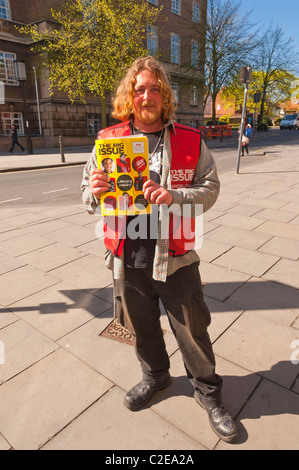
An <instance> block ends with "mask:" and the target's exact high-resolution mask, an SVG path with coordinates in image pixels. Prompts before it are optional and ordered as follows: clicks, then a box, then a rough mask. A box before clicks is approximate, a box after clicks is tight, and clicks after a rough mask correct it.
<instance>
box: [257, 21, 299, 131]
mask: <svg viewBox="0 0 299 470" xmlns="http://www.w3.org/2000/svg"><path fill="white" fill-rule="evenodd" d="M296 65H298V58H297V55H296V52H295V50H294V47H293V40H292V38H287V37H286V35H285V33H284V31H283V30H282V29H281V27H280V26H276V27H274V26H273V25H271V26H270V27H269V29H268V30H267V31H266V33H265V34H264V35H263V37H262V40H261V41H260V44H259V46H258V48H257V51H256V63H255V69H256V70H258V71H259V72H260V74H261V80H260V81H261V84H260V87H259V91H260V92H261V108H260V122H261V123H262V122H263V117H264V114H265V106H266V102H267V96H268V95H270V94H272V96H273V93H274V92H275V90H276V91H277V93H279V90H281V89H283V88H284V89H285V88H286V87H287V88H288V89H289V90H290V87H291V83H292V81H293V79H294V75H293V74H292V72H294V70H295V67H296ZM285 80H287V82H285Z"/></svg>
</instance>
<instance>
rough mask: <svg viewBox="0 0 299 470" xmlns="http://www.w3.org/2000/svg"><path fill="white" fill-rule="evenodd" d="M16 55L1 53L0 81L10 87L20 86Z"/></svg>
mask: <svg viewBox="0 0 299 470" xmlns="http://www.w3.org/2000/svg"><path fill="white" fill-rule="evenodd" d="M15 61H16V54H13V53H10V52H2V51H0V80H2V81H3V82H4V83H7V84H9V85H18V84H19V82H18V80H17V68H16V62H15Z"/></svg>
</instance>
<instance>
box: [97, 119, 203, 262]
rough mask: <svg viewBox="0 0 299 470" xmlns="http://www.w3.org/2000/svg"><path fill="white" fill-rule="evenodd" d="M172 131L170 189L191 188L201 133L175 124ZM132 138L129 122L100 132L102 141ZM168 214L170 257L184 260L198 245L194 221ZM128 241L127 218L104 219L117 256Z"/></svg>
mask: <svg viewBox="0 0 299 470" xmlns="http://www.w3.org/2000/svg"><path fill="white" fill-rule="evenodd" d="M174 126H175V132H174V130H173V129H171V130H170V145H171V153H172V158H171V168H170V174H171V189H178V188H188V187H190V186H191V185H192V181H193V176H194V171H195V168H196V165H197V162H198V159H199V157H200V133H199V131H197V130H196V129H192V128H190V127H187V126H184V125H182V124H177V123H175V124H174ZM127 135H131V129H130V126H129V122H123V123H121V124H116V125H115V126H112V127H109V128H107V129H103V130H102V131H100V132H99V134H98V138H99V139H108V138H111V137H124V136H127ZM183 215H184V217H182V216H178V215H174V214H172V213H170V214H169V254H170V255H172V256H181V255H184V254H185V253H187V252H188V251H190V250H192V249H193V247H194V243H195V219H194V218H191V217H188V215H187V217H185V214H184V213H183ZM125 237H126V216H118V217H115V216H105V217H104V242H105V246H106V248H107V249H108V250H109V251H111V252H112V253H113V255H115V256H120V255H121V253H122V250H123V246H124V241H125Z"/></svg>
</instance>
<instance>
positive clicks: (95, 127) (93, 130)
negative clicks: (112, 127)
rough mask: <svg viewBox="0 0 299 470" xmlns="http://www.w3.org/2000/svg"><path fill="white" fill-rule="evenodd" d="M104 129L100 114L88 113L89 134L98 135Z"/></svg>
mask: <svg viewBox="0 0 299 470" xmlns="http://www.w3.org/2000/svg"><path fill="white" fill-rule="evenodd" d="M101 129H102V118H101V115H100V114H87V135H97V134H98V132H99V131H100V130H101Z"/></svg>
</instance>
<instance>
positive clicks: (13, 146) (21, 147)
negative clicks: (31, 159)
mask: <svg viewBox="0 0 299 470" xmlns="http://www.w3.org/2000/svg"><path fill="white" fill-rule="evenodd" d="M15 145H18V147H20V149H22V150H25V149H24V147H23V145H21V144H20V143H19V142H18V141H17V140H13V141H12V144H11V147H10V150H9V151H10V152H12V151H13V149H14V148H15Z"/></svg>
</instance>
